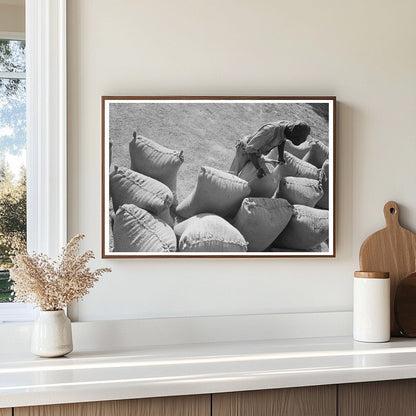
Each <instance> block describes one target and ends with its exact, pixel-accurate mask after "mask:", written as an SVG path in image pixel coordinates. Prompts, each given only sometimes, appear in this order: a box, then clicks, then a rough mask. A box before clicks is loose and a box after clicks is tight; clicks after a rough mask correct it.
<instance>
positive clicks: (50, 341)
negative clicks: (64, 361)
mask: <svg viewBox="0 0 416 416" xmlns="http://www.w3.org/2000/svg"><path fill="white" fill-rule="evenodd" d="M31 351H32V353H33V354H35V355H39V357H48V358H49V357H61V356H63V355H65V354H69V353H70V352H71V351H72V328H71V321H70V320H69V318H68V317H67V316H66V315H65V312H64V311H63V310H59V311H40V312H39V317H38V318H37V320H36V321H35V322H34V324H33V333H32V346H31Z"/></svg>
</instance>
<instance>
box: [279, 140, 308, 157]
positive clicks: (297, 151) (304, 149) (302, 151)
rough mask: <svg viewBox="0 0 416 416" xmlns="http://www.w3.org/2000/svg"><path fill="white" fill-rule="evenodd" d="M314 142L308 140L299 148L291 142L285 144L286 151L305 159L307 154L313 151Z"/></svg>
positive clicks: (287, 141)
mask: <svg viewBox="0 0 416 416" xmlns="http://www.w3.org/2000/svg"><path fill="white" fill-rule="evenodd" d="M311 146H312V141H310V140H306V141H304V142H303V143H301V144H300V145H299V146H296V145H294V144H293V143H292V142H291V141H290V140H286V142H285V150H286V151H287V152H289V153H291V154H292V155H293V156H296V157H298V158H299V159H303V158H304V157H305V156H306V154H307V153H308V152H309V150H311Z"/></svg>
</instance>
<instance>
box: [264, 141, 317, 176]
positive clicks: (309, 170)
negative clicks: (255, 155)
mask: <svg viewBox="0 0 416 416" xmlns="http://www.w3.org/2000/svg"><path fill="white" fill-rule="evenodd" d="M284 157H285V161H286V163H285V164H283V165H281V169H280V170H279V173H280V175H281V177H282V178H284V177H286V176H298V177H300V178H311V179H319V169H318V168H317V167H316V166H314V165H312V164H310V163H309V162H306V161H304V160H302V159H299V158H298V157H296V156H293V155H292V154H291V153H289V152H285V156H284ZM277 159H278V152H277V148H274V149H272V150H271V151H270V152H269V153H268V155H267V156H266V161H267V160H275V161H277Z"/></svg>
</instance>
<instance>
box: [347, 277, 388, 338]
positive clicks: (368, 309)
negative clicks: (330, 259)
mask: <svg viewBox="0 0 416 416" xmlns="http://www.w3.org/2000/svg"><path fill="white" fill-rule="evenodd" d="M353 309H354V311H353V317H354V318H353V335H354V339H355V340H356V341H362V342H386V341H389V340H390V278H389V273H387V272H361V271H358V272H355V273H354V306H353Z"/></svg>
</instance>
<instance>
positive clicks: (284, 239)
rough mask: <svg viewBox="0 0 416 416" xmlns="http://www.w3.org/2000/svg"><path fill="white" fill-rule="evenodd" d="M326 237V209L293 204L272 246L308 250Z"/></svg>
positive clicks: (327, 221)
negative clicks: (288, 217) (282, 228)
mask: <svg viewBox="0 0 416 416" xmlns="http://www.w3.org/2000/svg"><path fill="white" fill-rule="evenodd" d="M328 237H329V217H328V211H326V210H322V209H316V208H311V207H306V206H304V205H295V206H294V214H293V216H292V218H291V219H290V221H289V224H288V225H287V227H286V228H285V229H284V230H283V231H282V233H281V234H280V235H279V236H278V237H277V238H276V240H275V241H274V242H273V246H274V247H280V248H292V249H295V250H298V249H303V250H309V249H312V248H314V247H315V246H317V245H318V244H321V243H322V242H323V241H325V240H327V239H328Z"/></svg>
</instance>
